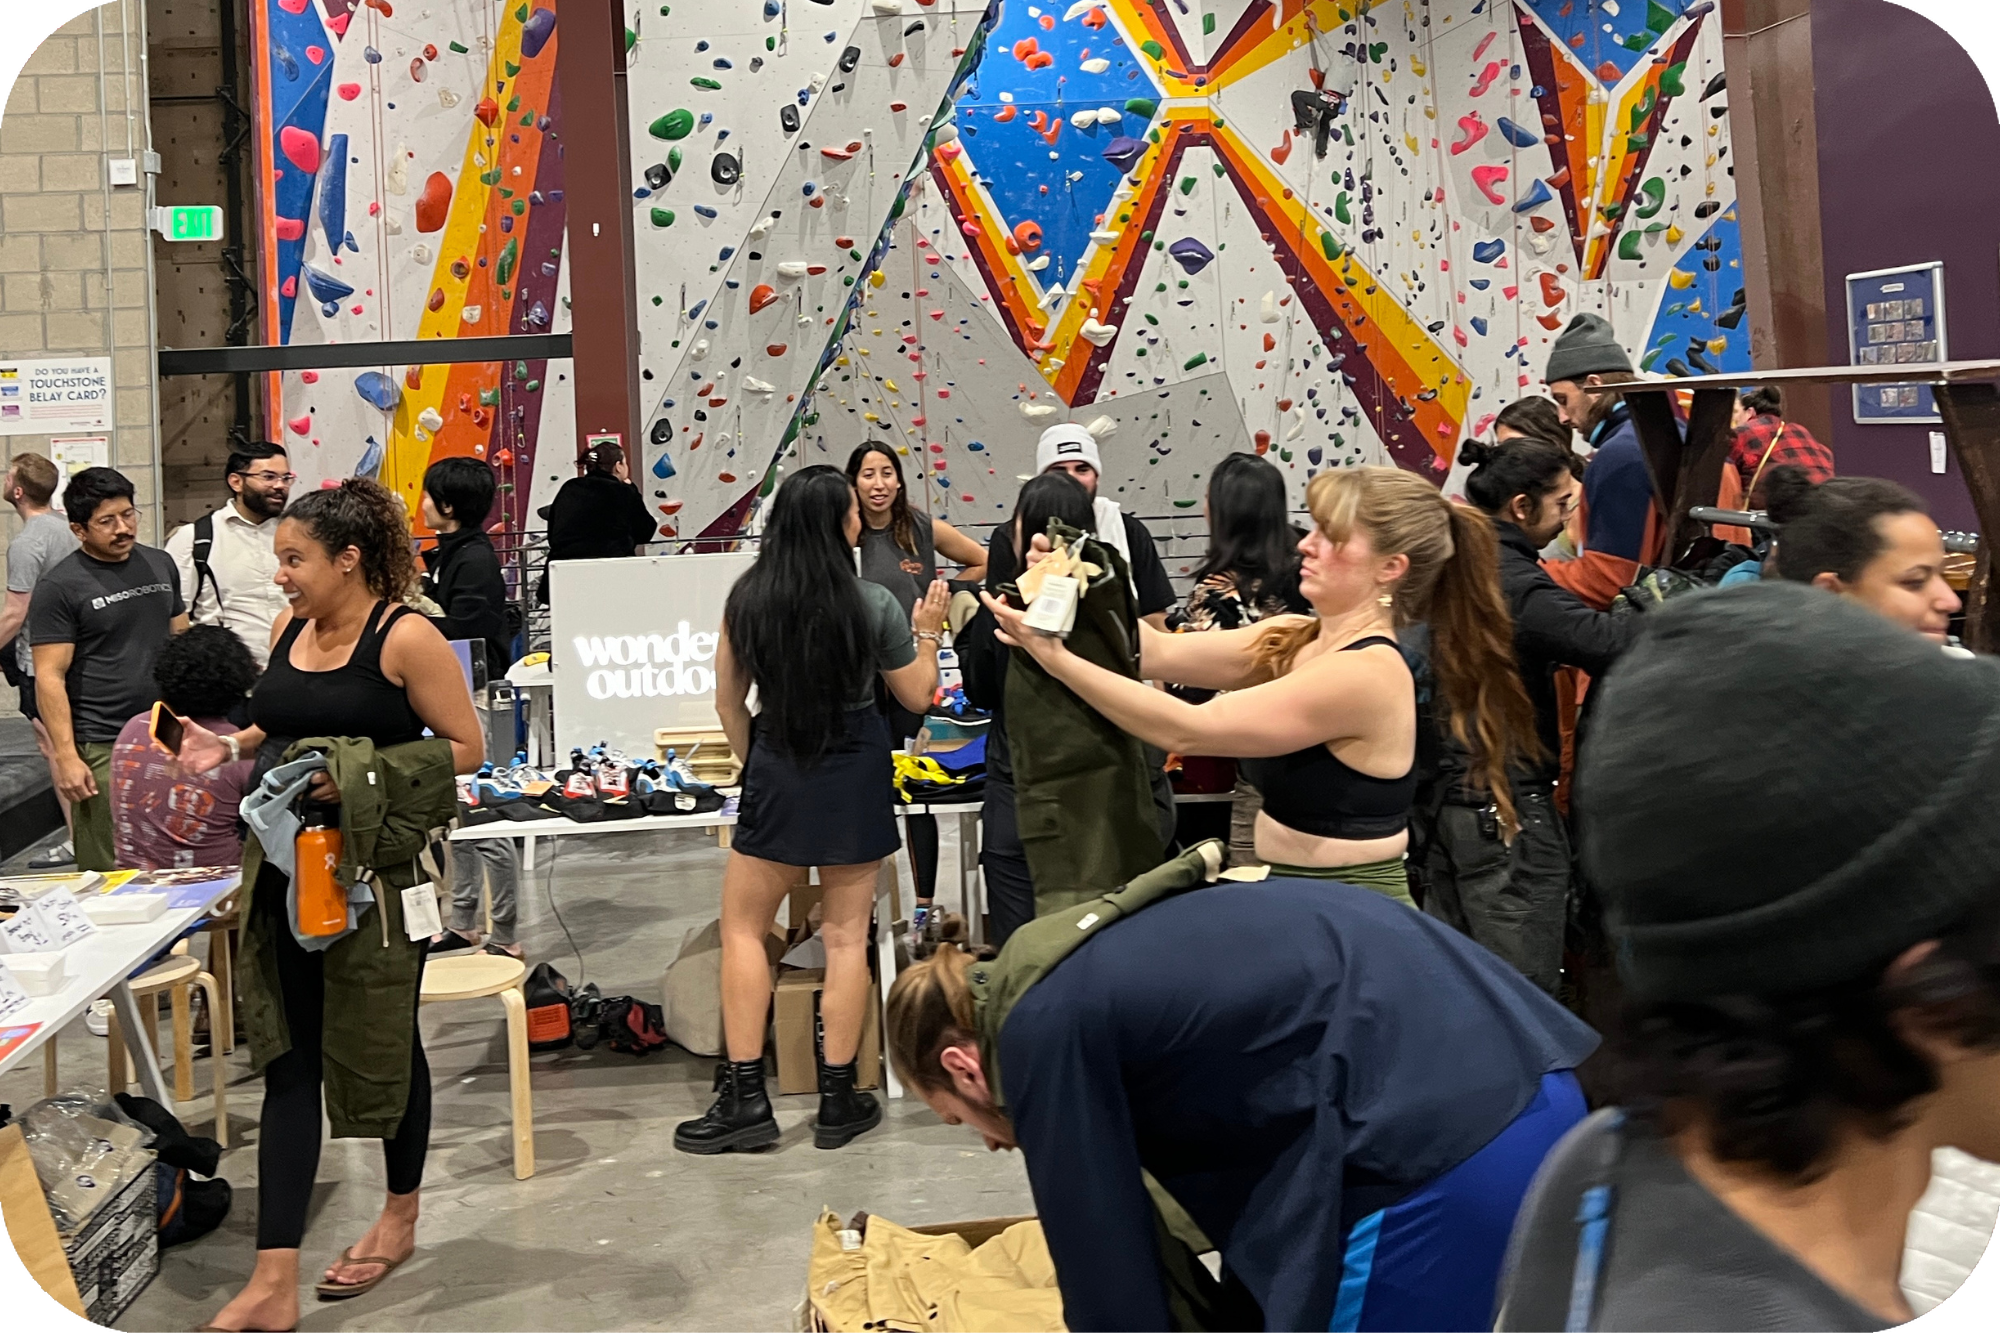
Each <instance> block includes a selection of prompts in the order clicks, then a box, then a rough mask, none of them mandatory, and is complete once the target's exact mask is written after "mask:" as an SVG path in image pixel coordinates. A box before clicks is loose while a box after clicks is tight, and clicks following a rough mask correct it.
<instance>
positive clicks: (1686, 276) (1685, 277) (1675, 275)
mask: <svg viewBox="0 0 2000 1333" xmlns="http://www.w3.org/2000/svg"><path fill="white" fill-rule="evenodd" d="M1667 286H1669V287H1671V288H1673V289H1674V290H1675V291H1677V292H1684V291H1686V290H1687V289H1688V288H1690V287H1692V286H1694V274H1692V273H1683V272H1681V271H1680V270H1679V269H1675V270H1674V271H1673V272H1671V273H1669V274H1667Z"/></svg>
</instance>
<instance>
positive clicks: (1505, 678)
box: [1255, 467, 1542, 837]
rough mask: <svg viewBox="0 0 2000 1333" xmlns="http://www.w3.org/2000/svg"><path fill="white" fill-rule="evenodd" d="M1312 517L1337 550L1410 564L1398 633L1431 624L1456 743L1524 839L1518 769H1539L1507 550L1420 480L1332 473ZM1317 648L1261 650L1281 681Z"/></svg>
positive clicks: (1316, 487) (1384, 473)
mask: <svg viewBox="0 0 2000 1333" xmlns="http://www.w3.org/2000/svg"><path fill="white" fill-rule="evenodd" d="M1306 507H1307V508H1308V509H1309V510H1311V511H1312V516H1313V522H1314V523H1315V524H1316V525H1317V526H1318V527H1319V530H1320V532H1321V533H1322V534H1323V535H1324V536H1325V537H1326V539H1327V540H1328V541H1330V542H1333V543H1334V544H1335V545H1341V544H1343V543H1345V542H1346V541H1347V539H1348V538H1349V537H1351V536H1352V535H1353V534H1354V532H1355V531H1356V530H1357V529H1359V530H1360V531H1363V532H1366V533H1367V534H1368V539H1369V545H1370V546H1372V547H1373V548H1374V551H1375V554H1376V555H1378V556H1391V555H1402V556H1407V557H1408V558H1409V561H1410V568H1409V572H1408V573H1407V574H1405V575H1404V576H1403V578H1402V580H1401V582H1399V583H1397V584H1396V585H1395V586H1394V587H1393V588H1392V589H1390V596H1391V598H1392V607H1391V613H1392V616H1393V619H1394V621H1395V623H1396V625H1397V626H1398V627H1399V628H1400V627H1401V626H1404V625H1409V624H1413V623H1416V622H1418V621H1424V622H1428V623H1429V625H1430V630H1431V649H1430V659H1431V674H1432V676H1433V678H1434V679H1435V680H1436V681H1437V685H1438V693H1439V694H1440V695H1441V696H1442V697H1443V702H1444V704H1445V706H1446V708H1447V709H1448V710H1449V716H1450V723H1449V725H1450V727H1451V734H1452V737H1453V739H1455V740H1456V741H1457V742H1458V743H1459V744H1460V745H1462V746H1464V747H1465V749H1466V750H1467V751H1468V752H1469V753H1470V754H1471V755H1472V767H1471V771H1470V774H1469V777H1470V779H1471V781H1472V782H1473V784H1474V785H1475V786H1480V787H1484V788H1485V789H1486V790H1487V791H1488V792H1490V793H1492V795H1493V800H1494V803H1495V804H1496V805H1497V806H1498V807H1499V810H1500V822H1501V824H1502V826H1503V827H1505V828H1506V829H1507V830H1508V833H1509V836H1510V837H1511V835H1512V833H1513V831H1514V830H1515V829H1517V828H1518V827H1519V821H1518V819H1517V818H1516V815H1515V811H1514V797H1513V792H1512V791H1511V790H1510V789H1509V786H1508V783H1507V770H1508V768H1509V767H1510V766H1511V765H1513V764H1514V763H1516V762H1517V761H1520V760H1522V759H1530V758H1536V757H1539V756H1540V754H1541V748H1542V747H1541V743H1540V741H1539V740H1538V739H1537V738H1536V735H1535V708H1534V705H1533V704H1531V703H1530V702H1529V701H1528V692H1527V690H1525V689H1524V688H1522V685H1521V674H1520V671H1519V670H1518V669H1517V668H1516V666H1515V662H1514V634H1513V623H1514V622H1513V617H1512V616H1510V615H1509V614H1508V611H1507V603H1506V600H1505V599H1504V598H1503V597H1502V596H1501V593H1500V546H1499V542H1498V541H1496V540H1495V538H1494V536H1493V524H1492V523H1491V522H1490V521H1489V520H1488V519H1487V517H1486V515H1484V514H1482V513H1480V512H1479V511H1478V510H1476V509H1473V508H1471V507H1470V506H1468V505H1462V504H1453V503H1452V502H1450V501H1448V500H1446V499H1445V498H1444V496H1442V495H1441V494H1439V493H1438V491H1437V488H1436V487H1434V486H1432V485H1431V484H1430V483H1429V482H1427V481H1425V480H1423V479H1422V478H1421V477H1418V476H1416V475H1415V474H1414V473H1409V472H1405V471H1403V470H1402V469H1401V468H1393V467H1355V468H1343V469H1341V470H1339V471H1335V472H1322V473H1320V474H1319V476H1317V477H1314V478H1313V481H1312V485H1311V486H1309V487H1307V489H1306ZM1318 636H1319V625H1318V623H1317V622H1312V621H1306V622H1289V623H1286V624H1283V625H1278V626H1274V627H1273V628H1272V629H1271V630H1270V631H1269V632H1268V633H1266V634H1265V635H1264V636H1263V637H1262V638H1260V639H1259V640H1258V641H1257V647H1256V650H1255V651H1256V660H1257V662H1258V664H1259V665H1261V666H1263V667H1264V668H1266V669H1267V670H1268V671H1269V672H1270V674H1271V675H1273V676H1281V675H1283V674H1284V673H1285V672H1287V671H1289V670H1290V669H1291V667H1292V663H1293V662H1294V661H1295V660H1296V659H1297V658H1298V655H1299V652H1300V651H1301V650H1302V649H1304V648H1305V646H1306V645H1307V644H1309V643H1311V642H1312V641H1313V640H1314V639H1315V638H1317V637H1318Z"/></svg>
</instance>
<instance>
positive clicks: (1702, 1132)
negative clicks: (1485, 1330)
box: [1497, 483, 2000, 1333]
mask: <svg viewBox="0 0 2000 1333" xmlns="http://www.w3.org/2000/svg"><path fill="white" fill-rule="evenodd" d="M1829 484H1831V483H1829ZM1599 688H1600V689H1601V690H1602V692H1603V697H1602V699H1601V700H1600V701H1599V705H1598V714H1597V719H1598V729H1597V731H1596V733H1595V734H1594V735H1593V736H1592V738H1591V739H1590V740H1589V741H1587V742H1586V743H1585V745H1584V747H1583V757H1582V777H1581V780H1580V781H1579V783H1578V785H1577V800H1578V803H1579V805H1580V806H1581V810H1582V816H1583V822H1582V824H1581V826H1580V827H1581V829H1582V835H1583V864H1584V868H1585V871H1586V872H1587V873H1588V875H1589V876H1590V879H1591V881H1592V882H1593V883H1594V884H1595V885H1597V886H1598V887H1599V888H1600V890H1601V891H1602V892H1603V893H1604V895H1605V898H1606V903H1607V915H1608V919H1609V923H1610V931H1611V936H1612V940H1613V942H1614V944H1615V945H1616V950H1617V957H1618V966H1619V971H1620V973H1621V974H1622V975H1623V977H1624V980H1625V983H1626V995H1627V1003H1626V1008H1625V1012H1624V1013H1623V1015H1622V1016H1621V1017H1620V1019H1619V1021H1618V1022H1617V1023H1616V1024H1615V1025H1614V1026H1613V1028H1612V1041H1613V1047H1614V1050H1615V1051H1616V1052H1617V1053H1618V1054H1619V1056H1620V1057H1621V1058H1620V1059H1619V1060H1617V1061H1616V1062H1615V1063H1614V1064H1613V1067H1612V1068H1613V1073H1614V1074H1615V1076H1616V1079H1617V1081H1618V1082H1619V1083H1620V1084H1621V1085H1622V1086H1621V1087H1619V1088H1618V1089H1617V1093H1618V1100H1619V1102H1620V1103H1621V1106H1620V1108H1617V1109H1609V1110H1605V1111H1600V1112H1599V1113H1598V1114H1597V1115H1594V1116H1592V1117H1591V1118H1590V1120H1588V1121H1586V1122H1585V1123H1584V1124H1582V1125H1580V1126H1578V1127H1577V1128H1576V1129H1575V1130H1574V1131H1572V1132H1571V1133H1570V1134H1569V1135H1568V1136H1567V1137H1566V1138H1565V1139H1564V1140H1563V1142H1562V1143H1561V1144H1560V1145H1559V1146H1558V1147H1557V1148H1556V1149H1555V1151H1554V1152H1553V1153H1551V1154H1550V1156H1549V1159H1548V1161H1547V1162H1546V1163H1545V1164H1544V1165H1543V1168H1542V1171H1541V1173H1540V1175H1539V1176H1537V1178H1536V1181H1535V1185H1534V1188H1533V1190H1532V1191H1531V1192H1530V1194H1529V1197H1528V1200H1527V1202H1526V1203H1525V1204H1524V1205H1523V1207H1522V1209H1521V1212H1520V1216H1519V1219H1518V1220H1517V1222H1516V1224H1515V1232H1514V1238H1513V1241H1512V1243H1511V1245H1510V1247H1509V1256H1508V1266H1507V1267H1508V1273H1507V1277H1506V1280H1505V1284H1504V1292H1503V1300H1502V1305H1501V1307H1500V1313H1499V1319H1498V1324H1497V1327H1499V1328H1501V1329H1506V1330H1554V1329H1564V1328H1569V1329H1601V1330H1607V1331H1612V1333H1626V1331H1627V1330H1641V1329H1644V1330H1654V1329H1710V1328H1731V1329H1753V1330H1793V1329H1798V1330H1804V1329H1814V1330H1823V1329H1843V1330H1849V1329H1876V1328H1883V1327H1887V1326H1889V1325H1891V1324H1899V1323H1902V1322H1904V1321H1906V1320H1908V1319H1909V1318H1911V1315H1912V1311H1911V1309H1910V1305H1909V1302H1908V1300H1907V1298H1906V1297H1905V1295H1904V1292H1903V1290H1902V1289H1901V1286H1900V1283H1899V1277H1900V1275H1901V1273H1902V1272H1903V1265H1904V1257H1905V1237H1906V1233H1907V1231H1908V1228H1909V1222H1910V1213H1911V1210H1912V1208H1914V1207H1915V1205H1916V1204H1917V1201H1918V1199H1919V1198H1920V1197H1921V1196H1922V1195H1923V1194H1924V1192H1925V1189H1926V1187H1927V1185H1928V1183H1929V1182H1930V1180H1931V1176H1932V1171H1933V1160H1934V1158H1933V1154H1934V1153H1935V1152H1936V1151H1937V1150H1938V1149H1941V1148H1955V1149H1959V1150H1961V1151H1963V1152H1965V1153H1969V1154H1971V1155H1972V1156H1974V1157H1977V1158H1981V1159H1984V1160H1986V1161H2000V823H1996V821H1995V820H1994V818H1993V805H1994V795H1993V793H1994V791H1995V789H1996V786H2000V664H1997V663H1995V662H1994V661H1993V660H1992V659H1990V658H1978V659H1973V660H1969V661H1963V660H1954V659H1951V658H1947V657H1944V656H1943V655H1942V654H1940V653H1938V652H1937V651H1936V650H1935V649H1933V648H1930V647H1927V646H1925V645H1923V644H1921V643H1919V642H1917V641H1916V639H1915V638H1914V637H1913V636H1911V635H1910V634H1908V633H1906V632H1904V631H1902V630H1900V629H1898V628H1895V627H1894V626H1892V625H1889V624H1885V623H1884V620H1883V618H1882V617H1880V616H1877V615H1872V614H1868V613H1867V612H1866V611H1865V610H1864V609H1863V608H1862V607H1860V606H1858V605H1856V604H1854V603H1852V602H1847V601H1844V600H1839V599H1830V598H1826V597H1821V596H1818V595H1816V594H1814V593H1811V592H1808V591H1806V590H1803V589H1801V588H1798V587H1796V586H1791V585H1788V584H1783V583H1775V582H1765V583H1761V584H1758V585H1755V586H1752V587H1746V588H1730V589H1723V590H1721V591H1718V592H1712V593H1706V594H1703V595H1702V596H1700V597H1690V598H1688V599H1686V600H1685V601H1684V602H1680V603H1676V604H1674V605H1672V606H1670V607H1668V608H1667V609H1665V610H1664V611H1662V612H1661V613H1659V616H1658V622H1657V623H1656V624H1655V625H1654V627H1653V628H1652V629H1650V630H1649V631H1648V632H1647V633H1646V634H1645V636H1644V637H1642V638H1641V639H1640V640H1639V642H1638V643H1637V644H1635V645H1634V646H1633V649H1632V651H1631V652H1630V653H1628V654H1626V656H1625V659H1624V660H1623V661H1622V662H1620V664H1619V666H1618V669H1617V670H1616V671H1614V672H1612V673H1611V675H1610V677H1609V678H1608V679H1607V680H1606V681H1605V683H1604V684H1603V685H1602V686H1600V687H1599ZM1677 774H1698V775H1699V780H1698V781H1675V780H1673V775H1677ZM1976 1318H1977V1317H1976V1316H1975V1322H1976ZM1991 1322H1992V1321H1991V1319H1990V1317H1989V1318H1988V1319H1987V1321H1986V1323H1987V1325H1988V1326H1990V1325H1991Z"/></svg>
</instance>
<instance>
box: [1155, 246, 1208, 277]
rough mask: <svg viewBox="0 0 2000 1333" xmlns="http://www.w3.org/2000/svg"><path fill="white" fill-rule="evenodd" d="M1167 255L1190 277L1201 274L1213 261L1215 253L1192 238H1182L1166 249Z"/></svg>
mask: <svg viewBox="0 0 2000 1333" xmlns="http://www.w3.org/2000/svg"><path fill="white" fill-rule="evenodd" d="M1167 253H1168V254H1170V255H1172V256H1173V257H1174V259H1175V261H1176V262H1178V263H1179V264H1180V266H1181V267H1182V268H1183V269H1185V270H1187V272H1188V274H1189V275H1190V276H1192V275H1194V274H1196V273H1199V272H1201V271H1202V270H1203V269H1205V268H1207V267H1208V266H1209V265H1210V264H1211V263H1213V262H1214V261H1215V251H1213V250H1211V249H1209V248H1208V247H1207V246H1205V245H1203V244H1202V243H1201V242H1200V241H1197V240H1196V239H1195V238H1194V237H1192V236H1183V237H1181V239H1179V240H1178V241H1175V242H1174V243H1173V244H1172V245H1170V246H1168V247H1167Z"/></svg>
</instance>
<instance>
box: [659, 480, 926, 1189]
mask: <svg viewBox="0 0 2000 1333" xmlns="http://www.w3.org/2000/svg"><path fill="white" fill-rule="evenodd" d="M860 538H861V506H860V502H859V500H858V499H857V498H856V496H855V493H854V487H853V486H852V485H851V484H850V483H849V482H848V480H847V478H846V477H844V476H842V475H841V473H840V471H839V470H838V469H836V468H832V467H826V466H817V467H809V468H804V469H802V470H800V471H798V472H795V473H793V474H792V475H791V476H789V477H787V478H786V479H785V482H784V484H783V485H781V486H780V487H779V488H778V493H777V495H776V496H775V497H774V498H773V500H772V502H771V517H770V522H769V524H768V525H767V526H766V527H765V529H764V540H763V546H762V549H761V550H760V551H759V552H758V555H757V563H756V564H754V565H752V566H751V567H750V569H749V570H748V571H747V572H746V573H745V574H744V575H743V577H742V578H740V579H738V580H737V581H736V586H735V587H733V588H732V589H730V592H729V600H728V602H727V603H726V605H725V607H724V609H723V621H722V638H721V642H720V643H719V644H718V645H717V647H716V656H715V674H716V687H715V707H716V711H717V712H718V713H719V714H721V717H722V727H723V730H724V731H726V732H728V733H729V743H730V746H731V747H732V748H733V749H734V750H735V751H736V753H737V754H740V755H742V756H744V763H743V796H742V801H741V805H740V807H739V812H738V823H737V829H736V841H735V845H734V846H733V847H732V848H731V849H730V852H729V864H728V866H727V868H726V869H724V871H723V877H722V1029H723V1037H724V1040H725V1042H726V1045H727V1051H726V1058H725V1060H724V1062H723V1064H722V1066H721V1068H720V1069H719V1070H717V1073H716V1093H717V1095H716V1099H715V1104H714V1105H712V1106H710V1107H709V1109H708V1112H707V1114H705V1115H703V1116H702V1117H701V1118H700V1119H698V1120H689V1121H687V1122H685V1123H683V1124H682V1125H680V1126H679V1127H678V1128H677V1129H675V1130H674V1146H675V1147H676V1148H678V1149H680V1150H681V1151H682V1152H690V1153H699V1154H708V1153H720V1152H732V1151H742V1150H746V1149H751V1148H761V1147H764V1146H766V1145H769V1144H772V1143H776V1142H777V1141H778V1122H777V1120H776V1119H775V1118H773V1116H772V1114H771V1100H770V1098H769V1096H767V1095H766V1093H765V1091H764V1024H765V1017H766V1015H767V1014H768V1013H769V1011H770V1007H771V973H770V963H769V960H768V959H767V957H766V955H765V953H764V939H765V936H766V935H767V934H768V933H769V931H770V929H771V923H772V921H774V920H775V919H776V918H777V914H778V904H779V902H780V901H782V900H783V898H784V897H785V895H786V894H787V893H788V892H790V891H791V890H792V889H793V888H794V887H796V886H797V885H799V884H800V883H801V882H803V881H804V879H805V871H806V870H807V869H808V868H809V867H812V866H817V867H819V872H820V874H819V880H820V887H821V889H822V890H823V891H824V897H823V899H822V902H823V916H824V920H823V924H822V925H821V927H820V936H821V938H822V939H823V940H824V941H825V942H826V989H825V994H824V998H823V1000H822V1010H821V1019H822V1021H823V1023H824V1025H825V1037H824V1045H823V1050H822V1057H821V1064H820V1067H819V1089H820V1099H819V1116H818V1118H817V1119H816V1120H815V1121H814V1125H813V1141H814V1143H815V1144H816V1145H817V1146H819V1147H821V1148H838V1147H841V1146H843V1145H844V1144H846V1143H847V1142H848V1141H850V1140H851V1139H853V1138H855V1137H856V1136H857V1135H859V1134H862V1133H865V1132H866V1131H868V1130H870V1129H873V1128H874V1127H875V1126H876V1125H877V1124H879V1123H881V1119H882V1107H881V1105H880V1103H878V1102H877V1101H876V1100H875V1099H874V1098H873V1097H871V1096H869V1095H868V1094H867V1093H865V1092H857V1091H856V1090H855V1087H854V1079H855V1055H856V1053H857V1052H858V1050H859V1049H860V1045H861V1024H862V1015H863V1013H864V1011H865V1006H866V1005H867V1003H868V998H869V995H868V992H869V986H870V984H871V983H870V981H869V977H868V920H869V916H870V914H871V912H872V911H873V909H874V904H875V875H876V871H877V870H878V869H879V867H880V865H881V862H882V859H883V858H884V857H886V856H893V855H894V854H895V852H896V848H897V845H898V842H899V841H900V840H899V839H898V837H897V835H896V815H895V810H894V801H895V792H894V789H893V787H892V786H891V772H892V770H891V767H890V762H889V729H888V727H886V726H885V725H884V724H883V720H882V714H881V713H880V712H879V711H878V710H877V709H876V707H875V681H876V678H877V677H878V676H879V677H880V678H881V679H882V681H883V682H884V683H885V684H887V686H888V687H889V692H890V694H891V695H893V696H894V697H895V699H896V700H897V701H898V702H900V703H901V704H902V705H903V706H904V707H905V708H908V709H910V710H911V711H913V712H914V711H917V710H919V709H921V708H924V707H926V706H927V705H928V704H929V703H930V700H931V694H932V692H933V691H934V690H936V689H937V650H938V642H939V639H940V637H941V636H940V633H939V631H940V629H941V627H942V626H943V624H944V609H945V586H944V583H943V582H942V581H934V582H932V584H931V585H930V588H929V590H928V591H927V592H926V593H925V595H924V598H923V600H922V601H920V602H918V603H917V605H916V608H915V610H914V611H913V612H911V613H909V614H908V615H906V614H905V613H904V611H903V609H902V608H901V607H900V606H899V605H897V602H896V599H895V597H894V596H893V595H892V594H891V593H890V592H889V591H888V590H887V589H886V588H883V587H882V586H880V585H879V584H875V583H868V582H865V581H863V580H862V579H860V578H857V577H856V576H855V573H854V558H853V555H852V551H853V548H854V545H855V543H856V542H858V541H859V540H860ZM752 685H755V686H756V688H757V697H758V699H759V701H760V709H759V711H758V713H757V714H756V715H755V717H754V718H753V717H752V715H751V713H750V710H749V707H748V706H747V703H746V699H747V696H748V694H749V691H750V687H751V686H752Z"/></svg>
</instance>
